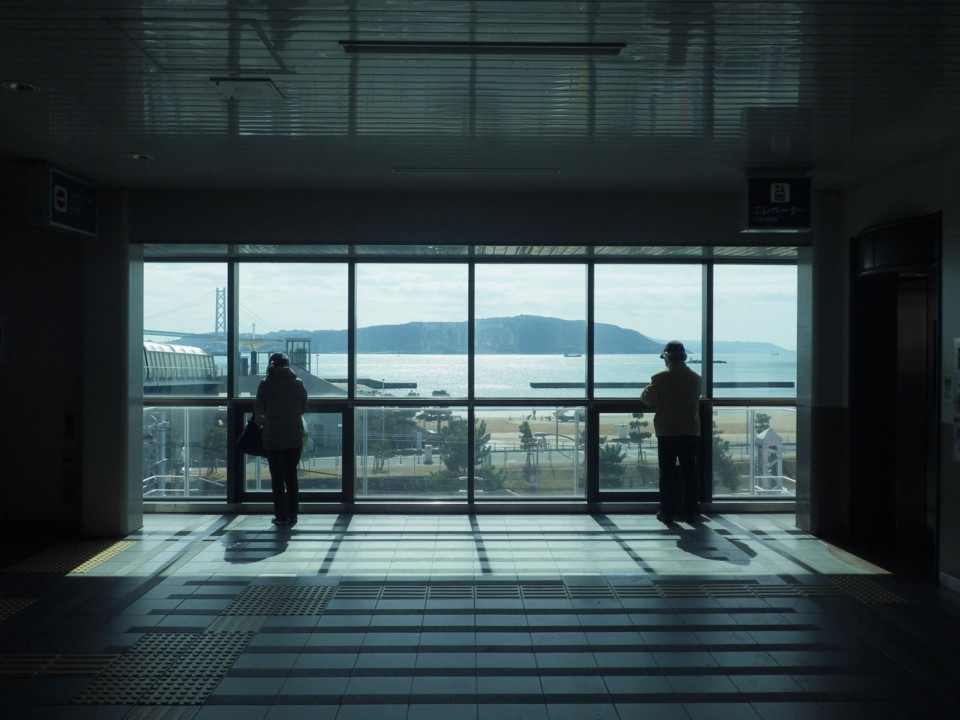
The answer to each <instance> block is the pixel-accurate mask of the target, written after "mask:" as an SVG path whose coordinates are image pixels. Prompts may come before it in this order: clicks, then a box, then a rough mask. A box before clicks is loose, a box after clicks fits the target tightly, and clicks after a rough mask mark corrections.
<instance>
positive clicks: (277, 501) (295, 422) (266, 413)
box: [254, 353, 307, 525]
mask: <svg viewBox="0 0 960 720" xmlns="http://www.w3.org/2000/svg"><path fill="white" fill-rule="evenodd" d="M306 411H307V389H306V388H305V387H304V386H303V382H302V381H301V380H300V378H298V377H297V376H296V374H295V373H294V372H293V370H291V369H290V358H288V357H287V356H286V355H285V354H284V353H274V354H273V355H271V356H270V364H269V365H268V366H267V376H266V377H265V378H264V379H263V380H261V381H260V385H259V386H258V387H257V398H256V400H255V402H254V413H255V414H256V416H257V419H258V422H259V423H260V424H261V425H262V426H263V450H264V452H265V453H266V456H267V464H268V465H269V466H270V484H271V488H272V490H273V511H274V518H273V522H274V524H275V525H293V524H294V523H296V522H297V514H298V511H299V508H300V482H299V480H298V478H297V465H299V463H300V453H301V451H302V450H303V414H304V413H305V412H306Z"/></svg>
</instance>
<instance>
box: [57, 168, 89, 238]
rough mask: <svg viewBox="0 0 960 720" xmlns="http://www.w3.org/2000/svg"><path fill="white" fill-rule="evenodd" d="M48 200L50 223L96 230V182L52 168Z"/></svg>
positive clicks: (63, 226) (87, 230)
mask: <svg viewBox="0 0 960 720" xmlns="http://www.w3.org/2000/svg"><path fill="white" fill-rule="evenodd" d="M48 203H49V214H48V218H47V219H48V221H49V222H50V224H51V225H55V226H56V227H60V228H64V229H65V230H73V231H75V232H80V233H83V234H85V235H94V236H95V235H96V234H97V190H96V188H95V187H94V186H93V185H90V184H88V183H85V182H83V181H82V180H78V179H77V178H75V177H72V176H70V175H67V174H66V173H63V172H60V171H59V170H54V169H53V168H50V184H49V197H48Z"/></svg>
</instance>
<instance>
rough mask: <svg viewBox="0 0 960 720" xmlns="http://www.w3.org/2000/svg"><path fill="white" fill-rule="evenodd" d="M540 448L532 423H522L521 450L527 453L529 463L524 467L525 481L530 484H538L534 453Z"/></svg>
mask: <svg viewBox="0 0 960 720" xmlns="http://www.w3.org/2000/svg"><path fill="white" fill-rule="evenodd" d="M539 446H540V441H539V440H538V439H537V438H535V437H534V436H533V430H531V429H530V423H529V422H528V421H526V420H524V421H523V422H522V423H520V448H521V449H522V450H525V451H526V453H527V461H526V463H525V464H524V466H523V479H524V480H526V481H527V482H529V483H532V482H536V477H537V475H538V474H539V472H538V469H537V467H536V465H534V462H533V458H534V453H535V452H536V451H537V448H538V447H539Z"/></svg>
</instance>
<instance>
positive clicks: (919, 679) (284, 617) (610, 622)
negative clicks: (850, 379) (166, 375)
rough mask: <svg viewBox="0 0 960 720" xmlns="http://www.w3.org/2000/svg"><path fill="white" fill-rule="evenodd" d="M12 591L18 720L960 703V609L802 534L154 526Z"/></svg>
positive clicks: (8, 659) (370, 718) (609, 522)
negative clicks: (91, 560)
mask: <svg viewBox="0 0 960 720" xmlns="http://www.w3.org/2000/svg"><path fill="white" fill-rule="evenodd" d="M84 552H86V553H87V554H88V555H90V554H92V557H93V558H95V561H94V562H88V560H90V559H91V558H87V560H84V559H83V558H81V562H80V563H77V562H76V561H77V558H78V557H79V556H82V555H83V554H84ZM58 554H60V555H62V556H63V562H60V559H59V558H58V557H57V555H58ZM38 557H39V558H40V561H42V563H43V567H46V568H51V569H48V570H40V569H38V567H39V565H37V562H38V560H37V558H38ZM66 565H70V568H71V569H69V570H65V569H64V568H65V567H66ZM52 568H57V569H56V570H54V569H52ZM0 569H2V570H3V572H0V716H2V717H4V718H11V719H12V720H17V719H19V718H29V719H30V720H60V719H61V718H70V719H71V720H108V719H109V720H114V719H115V720H220V719H227V718H229V720H299V719H301V718H303V719H307V718H309V719H310V720H324V719H330V720H391V719H393V718H397V719H398V720H434V719H444V720H461V719H464V720H636V719H642V718H647V717H649V718H656V719H657V720H672V719H677V720H699V719H701V718H710V719H712V718H720V719H722V720H739V719H740V718H744V719H749V720H846V719H848V718H851V719H853V718H870V720H886V719H887V718H890V719H893V718H896V719H897V720H900V719H902V718H924V720H937V719H939V718H955V717H957V710H956V708H957V702H958V700H960V682H958V680H960V603H958V601H957V598H956V596H955V595H954V594H952V593H950V592H949V591H945V590H942V589H939V588H936V587H933V586H929V585H922V584H917V583H907V582H900V581H898V580H897V579H895V578H894V577H892V576H890V575H889V574H887V573H885V572H884V571H882V570H880V569H879V568H877V567H875V566H872V565H870V564H869V563H866V562H864V561H863V560H861V559H859V558H857V557H855V556H852V555H850V554H848V553H845V552H843V551H842V550H840V549H839V548H836V547H833V546H831V545H830V544H828V543H825V542H824V541H822V540H819V539H817V538H814V537H811V536H809V535H807V534H805V533H803V532H801V531H799V530H797V529H796V528H795V527H794V526H793V522H792V517H791V516H789V515H736V516H734V515H718V516H712V517H709V518H708V517H704V518H703V520H702V522H701V523H699V524H697V525H693V526H690V525H685V524H682V525H674V526H670V527H667V526H664V525H662V524H660V523H658V522H657V521H656V520H655V519H654V518H653V517H650V516H646V515H594V516H578V515H569V516H538V515H478V516H472V517H460V516H429V515H389V516H388V515H368V516H364V515H353V516H336V515H329V516H324V515H317V516H307V517H304V518H302V519H301V521H300V523H299V524H298V525H296V526H295V527H293V528H276V527H274V526H272V525H270V523H269V516H267V517H264V516H254V515H243V516H230V515H147V516H146V519H145V524H144V527H143V528H142V529H141V530H139V531H137V532H136V533H133V534H131V535H130V536H129V537H127V538H123V539H122V545H121V544H117V543H116V542H114V543H111V545H110V549H109V551H108V552H106V553H104V550H103V548H102V547H101V548H99V549H98V548H96V547H93V546H90V545H89V544H87V545H84V544H83V543H70V542H67V543H60V544H55V545H52V546H51V547H50V548H49V549H46V550H43V551H42V552H37V551H36V549H35V548H29V547H21V548H19V549H18V548H10V547H8V548H7V549H6V551H5V552H4V553H3V554H0Z"/></svg>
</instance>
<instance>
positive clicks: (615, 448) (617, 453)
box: [600, 442, 627, 488]
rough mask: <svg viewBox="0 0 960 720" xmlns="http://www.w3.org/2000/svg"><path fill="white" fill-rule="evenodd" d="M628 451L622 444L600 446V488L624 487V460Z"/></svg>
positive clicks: (605, 443)
mask: <svg viewBox="0 0 960 720" xmlns="http://www.w3.org/2000/svg"><path fill="white" fill-rule="evenodd" d="M625 457H627V451H626V450H624V449H623V446H622V445H621V444H620V443H618V442H617V443H607V442H604V443H603V444H602V445H601V446H600V486H601V487H606V488H619V487H623V473H624V470H625V468H624V467H623V459H624V458H625Z"/></svg>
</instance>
